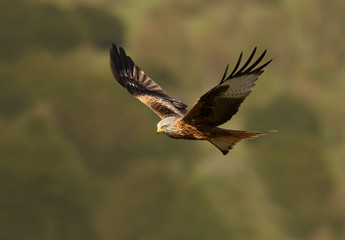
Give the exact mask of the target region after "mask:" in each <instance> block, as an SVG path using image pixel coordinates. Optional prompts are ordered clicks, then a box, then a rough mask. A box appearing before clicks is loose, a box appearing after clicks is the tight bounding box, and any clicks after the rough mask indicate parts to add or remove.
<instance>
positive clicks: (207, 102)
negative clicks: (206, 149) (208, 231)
mask: <svg viewBox="0 0 345 240" xmlns="http://www.w3.org/2000/svg"><path fill="white" fill-rule="evenodd" d="M255 52H256V48H255V49H254V50H253V52H252V54H251V55H250V57H249V59H248V60H247V61H246V62H245V64H244V65H243V66H242V67H241V69H240V70H238V71H237V69H238V67H239V65H240V63H241V59H242V53H241V55H240V57H239V59H238V61H237V64H236V66H235V68H234V70H233V71H232V73H231V74H230V75H229V76H228V77H226V76H227V71H228V67H229V65H228V66H227V67H226V69H225V72H224V75H223V78H222V80H221V82H220V83H219V84H218V85H217V86H216V87H214V88H212V89H211V90H210V91H208V92H207V93H205V94H204V95H203V96H202V97H201V98H199V100H198V101H197V102H196V103H195V104H194V106H193V107H192V109H191V110H190V111H189V112H188V113H187V114H186V115H185V116H184V117H183V118H182V121H184V122H186V123H190V124H193V125H198V124H207V125H212V126H218V125H221V124H223V123H225V122H227V121H229V120H230V119H231V117H232V116H233V115H235V114H236V113H237V111H238V109H239V107H240V105H241V103H242V102H243V101H244V99H245V98H246V97H247V96H248V95H249V94H250V93H251V92H252V89H253V87H254V86H255V82H256V80H258V77H259V75H260V74H262V73H263V68H264V67H266V66H267V65H268V64H269V63H270V62H271V61H272V59H271V60H270V61H268V62H266V63H265V64H263V65H261V66H259V67H257V66H258V64H259V63H260V62H261V60H262V59H263V58H264V56H265V54H266V50H265V51H264V52H263V53H262V54H261V56H260V57H259V58H258V59H257V60H256V61H255V62H254V63H253V64H251V65H250V66H249V64H250V63H251V61H252V59H253V57H254V54H255ZM248 66H249V67H248Z"/></svg>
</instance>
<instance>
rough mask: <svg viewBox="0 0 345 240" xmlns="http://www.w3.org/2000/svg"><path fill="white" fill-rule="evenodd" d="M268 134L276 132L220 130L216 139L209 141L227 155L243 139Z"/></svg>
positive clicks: (212, 138)
mask: <svg viewBox="0 0 345 240" xmlns="http://www.w3.org/2000/svg"><path fill="white" fill-rule="evenodd" d="M268 132H276V131H274V130H270V131H253V132H247V131H236V130H226V129H220V128H219V132H217V133H216V134H215V136H214V137H211V138H210V139H208V141H209V142H210V143H212V144H213V145H215V146H216V147H217V148H218V149H219V150H220V151H221V152H222V153H223V154H224V155H226V154H227V153H228V152H229V150H230V149H232V148H233V146H234V145H235V144H236V143H238V142H239V141H241V140H243V139H250V138H254V137H257V136H259V135H263V134H266V133H268Z"/></svg>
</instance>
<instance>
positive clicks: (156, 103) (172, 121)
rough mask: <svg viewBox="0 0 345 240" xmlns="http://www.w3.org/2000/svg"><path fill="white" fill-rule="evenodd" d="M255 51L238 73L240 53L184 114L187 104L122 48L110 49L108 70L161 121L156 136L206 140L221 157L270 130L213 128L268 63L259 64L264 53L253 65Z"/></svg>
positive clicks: (228, 114) (238, 102) (232, 110)
mask: <svg viewBox="0 0 345 240" xmlns="http://www.w3.org/2000/svg"><path fill="white" fill-rule="evenodd" d="M255 52H256V48H255V49H254V50H253V52H252V54H251V55H250V57H249V58H248V60H247V61H246V62H245V63H244V64H243V66H242V67H241V68H240V69H239V70H238V68H239V67H240V64H241V60H242V53H241V54H240V57H239V59H238V61H237V64H236V65H235V67H234V69H233V71H232V72H231V73H230V74H229V75H227V72H228V67H229V66H227V67H226V69H225V72H224V75H223V78H222V80H221V81H220V83H219V84H218V85H217V86H215V87H214V88H212V89H211V90H210V91H208V92H207V93H205V94H204V95H203V96H201V97H200V98H199V99H198V100H197V101H196V103H195V104H194V106H193V107H192V108H191V109H190V110H189V111H187V105H186V104H184V103H182V102H181V101H178V100H176V99H174V98H172V97H170V96H169V95H168V94H167V93H166V92H165V91H164V90H163V89H162V88H161V87H160V86H159V85H158V84H157V83H155V82H154V81H153V80H152V79H151V78H150V77H149V76H147V75H146V74H145V73H144V71H143V70H141V69H140V68H139V67H138V66H137V65H135V64H134V62H133V60H132V59H131V58H130V57H129V56H127V55H126V53H125V51H124V50H123V48H121V47H120V48H118V47H117V46H116V45H115V44H113V45H112V47H111V48H110V67H111V71H112V73H113V75H114V77H115V79H116V80H117V81H118V82H119V83H120V84H121V85H122V86H123V87H124V88H126V89H127V90H128V92H129V93H131V94H132V95H133V96H134V97H136V98H137V99H139V100H140V101H141V102H143V103H144V104H146V105H147V106H148V107H149V108H151V109H152V110H153V111H154V112H155V113H156V114H157V115H158V116H159V117H160V118H161V119H162V120H161V121H160V122H158V124H157V133H159V132H164V133H165V134H166V135H168V136H169V137H172V138H176V139H192V140H208V141H209V142H211V143H212V144H213V145H215V146H216V147H217V148H218V149H219V150H220V151H221V152H222V153H223V154H224V155H225V154H227V153H228V152H229V150H230V149H231V148H232V147H233V146H234V145H235V144H236V143H237V142H239V141H241V140H243V139H249V138H253V137H256V136H258V135H262V134H265V133H266V132H271V131H237V130H228V129H223V128H219V127H217V126H219V125H221V124H223V123H225V122H227V121H229V120H230V119H231V117H232V116H233V115H234V114H236V113H237V111H238V109H239V107H240V105H241V103H242V102H243V101H244V99H245V98H246V97H247V96H248V95H249V94H250V93H251V91H252V89H253V87H254V86H255V82H256V81H257V80H258V77H259V76H260V75H261V74H262V73H263V69H264V67H266V66H267V65H268V64H269V63H270V62H271V61H272V60H270V61H268V62H266V63H264V64H262V65H259V64H260V63H261V61H262V59H263V58H264V56H265V54H266V50H265V51H264V52H263V53H262V54H261V55H260V57H259V58H258V59H257V60H256V61H255V62H254V63H251V62H252V59H253V57H254V55H255Z"/></svg>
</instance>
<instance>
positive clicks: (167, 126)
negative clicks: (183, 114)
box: [157, 117, 176, 134]
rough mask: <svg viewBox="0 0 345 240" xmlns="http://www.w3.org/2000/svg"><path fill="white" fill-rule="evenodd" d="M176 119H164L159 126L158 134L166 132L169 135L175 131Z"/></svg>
mask: <svg viewBox="0 0 345 240" xmlns="http://www.w3.org/2000/svg"><path fill="white" fill-rule="evenodd" d="M175 121H176V117H166V118H163V119H162V120H161V121H160V122H158V124H157V134H158V133H161V132H164V133H169V132H172V131H173V130H174V126H175Z"/></svg>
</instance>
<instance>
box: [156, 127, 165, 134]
mask: <svg viewBox="0 0 345 240" xmlns="http://www.w3.org/2000/svg"><path fill="white" fill-rule="evenodd" d="M163 131H165V129H164V128H157V134H158V133H160V132H163Z"/></svg>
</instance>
